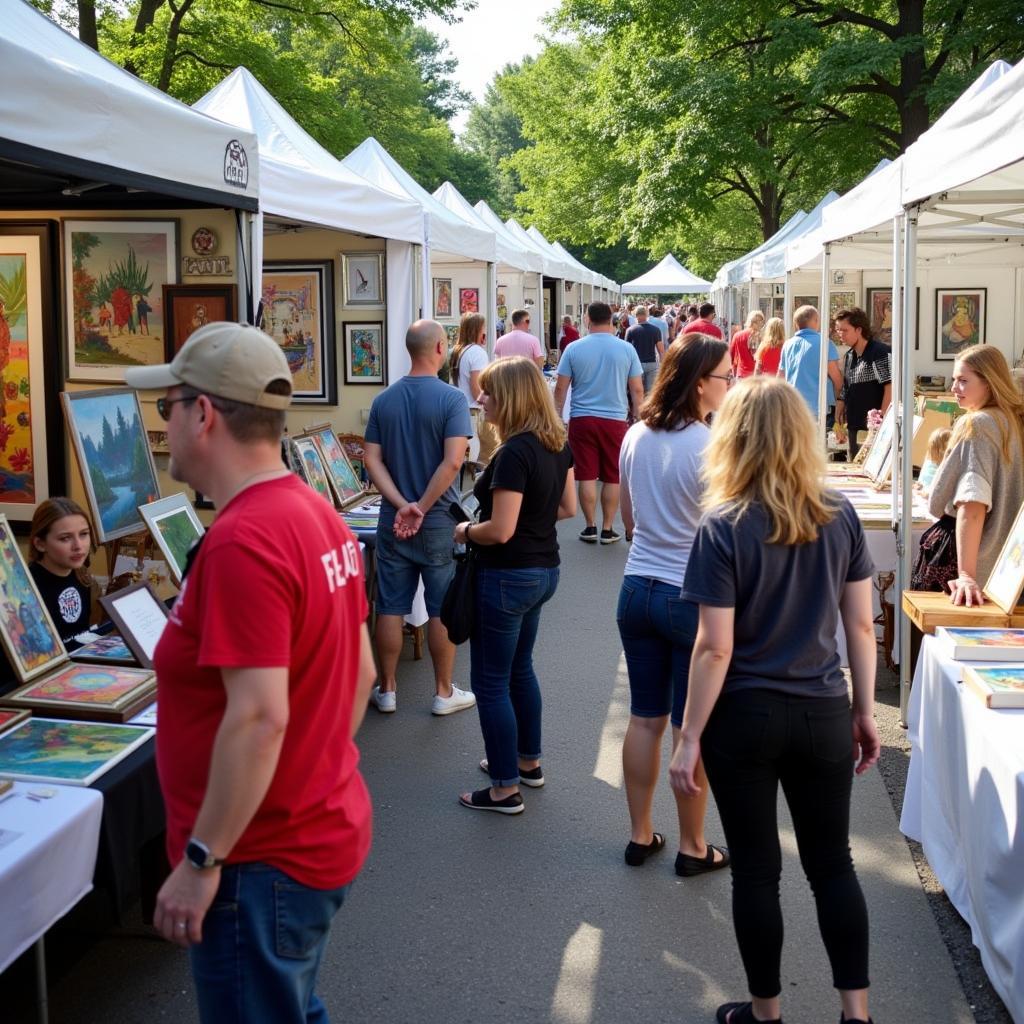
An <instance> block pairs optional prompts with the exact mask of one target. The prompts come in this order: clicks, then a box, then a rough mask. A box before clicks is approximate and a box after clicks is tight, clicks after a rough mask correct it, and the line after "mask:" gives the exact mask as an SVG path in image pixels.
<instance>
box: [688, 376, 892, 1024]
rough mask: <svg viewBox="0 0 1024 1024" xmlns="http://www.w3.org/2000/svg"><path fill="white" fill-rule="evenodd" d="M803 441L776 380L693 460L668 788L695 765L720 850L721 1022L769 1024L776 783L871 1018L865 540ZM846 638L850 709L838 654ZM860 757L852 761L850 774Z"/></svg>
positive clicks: (829, 938)
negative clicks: (742, 988) (740, 978)
mask: <svg viewBox="0 0 1024 1024" xmlns="http://www.w3.org/2000/svg"><path fill="white" fill-rule="evenodd" d="M824 472H825V464H824V455H823V453H822V451H821V442H820V439H819V438H818V433H817V426H816V424H815V422H814V420H813V419H812V418H811V414H810V411H809V409H808V407H807V404H806V403H805V402H804V400H803V399H802V398H801V397H800V395H799V393H798V392H797V391H796V390H795V389H794V388H792V387H791V386H790V385H788V384H786V383H785V382H784V381H781V380H778V379H777V378H772V377H766V376H765V377H753V378H751V379H749V380H747V381H744V382H742V383H741V384H740V385H739V386H738V387H736V388H733V389H732V391H731V392H730V394H729V395H728V397H727V398H726V399H725V402H724V403H723V404H722V407H721V409H720V410H719V413H718V416H717V417H716V419H715V423H714V425H713V426H712V428H711V440H710V443H709V445H708V447H707V449H706V450H705V484H706V491H705V496H704V506H705V509H706V510H707V511H706V513H705V516H704V518H703V519H702V520H701V525H700V527H699V528H698V530H697V536H696V538H695V540H694V544H693V549H692V551H691V553H690V559H689V562H688V564H687V568H686V576H685V580H684V583H683V590H682V596H683V597H684V598H685V599H687V600H690V601H694V602H696V603H697V604H698V605H699V606H700V613H699V624H698V628H697V640H696V644H695V645H694V650H693V660H692V663H691V672H690V688H689V694H688V697H687V701H686V708H685V711H684V713H683V728H682V734H681V740H680V743H679V745H678V747H677V748H676V752H675V754H674V755H673V757H672V764H671V766H670V769H669V778H670V781H671V783H672V785H673V787H674V788H676V789H677V790H678V791H679V792H681V793H683V794H685V795H687V796H694V795H696V793H697V792H698V791H699V789H700V784H699V779H698V776H697V774H696V769H697V764H698V761H699V760H700V758H701V756H702V755H703V762H704V768H705V771H706V772H707V778H708V781H709V783H710V785H711V792H712V793H713V794H714V797H715V802H716V803H717V805H718V811H719V815H720V817H721V820H722V826H723V828H724V829H725V837H726V841H727V842H728V844H729V854H730V856H731V858H732V863H731V865H730V867H731V870H732V880H733V896H732V903H733V924H734V927H735V929H736V938H737V942H738V944H739V948H740V955H741V957H742V959H743V965H744V968H745V970H746V974H747V987H748V989H749V991H750V996H751V999H750V1001H747V1002H732V1003H725V1004H723V1005H722V1006H720V1007H719V1008H718V1014H717V1020H718V1021H719V1022H720V1024H752V1022H754V1021H765V1022H778V1021H780V1019H781V1010H780V1006H779V994H780V992H781V990H782V985H781V979H780V961H781V954H782V934H783V924H782V912H781V909H780V906H779V879H780V876H781V871H782V856H781V851H780V846H779V834H778V823H777V820H776V801H777V795H778V787H779V784H780V783H781V784H782V789H783V793H784V794H785V797H786V802H787V804H788V805H789V810H790V814H791V816H792V819H793V827H794V831H795V833H796V840H797V847H798V849H799V852H800V860H801V863H802V864H803V867H804V871H805V873H806V875H807V878H808V881H809V882H810V884H811V888H812V890H813V892H814V899H815V902H816V904H817V911H818V923H819V928H820V930H821V935H822V939H823V940H824V943H825V949H826V952H827V953H828V957H829V961H830V963H831V966H832V979H833V984H834V985H835V987H836V988H837V989H839V996H840V1000H841V1002H842V1014H843V1015H842V1017H841V1021H843V1022H845V1024H865V1022H868V1021H870V1017H869V1016H868V998H867V996H868V917H867V908H866V906H865V903H864V896H863V894H862V892H861V888H860V883H859V882H858V881H857V875H856V873H855V871H854V868H853V861H852V859H851V857H850V849H849V842H850V828H849V825H850V794H851V789H852V782H853V774H854V770H855V769H854V765H855V764H856V772H857V774H860V773H861V772H864V771H866V770H867V769H868V768H869V767H870V766H871V765H872V764H874V763H875V761H877V760H878V750H879V740H878V731H877V729H876V728H875V723H874V719H873V716H872V708H873V703H874V688H875V663H876V651H875V636H874V627H873V625H872V621H871V620H872V607H871V577H872V575H873V573H874V566H873V564H872V561H871V557H870V555H869V554H868V551H867V546H866V543H865V539H864V531H863V529H862V527H861V524H860V521H859V520H858V519H857V515H856V513H855V512H854V510H853V507H852V506H851V505H850V503H849V502H848V501H847V500H846V498H845V497H843V496H842V495H840V494H838V493H834V492H830V491H828V490H826V488H825V486H824V484H823V482H822V481H823V479H824ZM840 613H841V614H842V618H843V624H844V626H845V628H846V636H847V646H848V652H849V658H850V669H851V673H852V677H853V705H852V708H851V705H850V699H849V697H848V695H847V689H846V682H845V680H844V678H843V673H842V669H841V668H840V661H839V655H838V653H837V650H836V641H835V635H836V625H837V622H836V619H837V617H838V615H839V614H840ZM858 758H859V760H858Z"/></svg>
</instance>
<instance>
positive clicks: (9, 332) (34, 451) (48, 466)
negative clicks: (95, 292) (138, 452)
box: [0, 221, 66, 523]
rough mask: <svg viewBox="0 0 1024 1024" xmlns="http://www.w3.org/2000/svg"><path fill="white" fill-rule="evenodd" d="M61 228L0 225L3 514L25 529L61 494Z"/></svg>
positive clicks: (0, 477)
mask: <svg viewBox="0 0 1024 1024" xmlns="http://www.w3.org/2000/svg"><path fill="white" fill-rule="evenodd" d="M55 238H56V222H55V221H46V222H39V221H32V222H19V221H9V222H7V223H4V224H0V513H3V514H4V515H6V516H7V517H8V519H10V520H11V521H12V522H26V523H27V522H28V521H29V520H30V519H31V518H32V513H33V512H34V511H35V507H36V505H38V504H39V502H41V501H43V500H44V499H46V498H48V497H49V496H50V495H51V494H61V493H63V492H64V489H65V486H66V485H65V483H64V431H63V428H62V426H61V423H60V410H59V407H58V404H57V402H55V401H51V402H48V401H47V396H48V395H54V396H55V395H56V394H57V393H58V392H59V391H60V387H61V384H60V381H61V367H60V343H59V341H58V328H57V322H58V317H57V314H56V310H57V309H58V308H59V303H58V302H57V293H58V289H57V284H56V276H57V269H56V267H55V265H54V261H53V253H54V251H55Z"/></svg>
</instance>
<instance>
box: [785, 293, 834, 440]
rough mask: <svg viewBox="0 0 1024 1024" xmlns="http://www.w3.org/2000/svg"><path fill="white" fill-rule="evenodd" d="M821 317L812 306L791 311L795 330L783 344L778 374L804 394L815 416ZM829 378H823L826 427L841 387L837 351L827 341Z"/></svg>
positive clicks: (829, 422)
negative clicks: (826, 413)
mask: <svg viewBox="0 0 1024 1024" xmlns="http://www.w3.org/2000/svg"><path fill="white" fill-rule="evenodd" d="M820 325H821V318H820V317H819V316H818V311H817V310H816V309H815V308H814V307H813V306H801V307H800V308H799V309H798V310H797V311H796V313H794V314H793V326H794V327H795V328H796V334H794V335H793V337H792V338H789V339H787V341H786V343H785V344H784V345H783V346H782V358H781V359H780V360H779V376H780V377H784V378H785V379H786V380H787V381H788V382H789V383H790V384H792V385H793V387H795V388H796V389H797V391H799V392H800V394H801V395H803V398H804V401H805V402H806V403H807V404H808V406H810V409H811V415H812V416H814V418H815V419H817V418H818V374H819V367H820V366H821V333H820ZM827 373H828V379H827V380H826V382H825V403H826V405H827V407H828V419H827V420H826V428H827V429H831V428H832V416H833V410H834V408H835V404H836V394H837V393H838V392H839V391H840V390H841V389H842V387H843V374H842V371H841V370H840V369H839V351H838V349H836V347H835V345H834V344H833V343H832V341H831V339H830V340H829V343H828V366H827Z"/></svg>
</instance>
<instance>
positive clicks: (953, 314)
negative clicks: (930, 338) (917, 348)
mask: <svg viewBox="0 0 1024 1024" xmlns="http://www.w3.org/2000/svg"><path fill="white" fill-rule="evenodd" d="M987 298H988V289H987V288H936V289H935V358H936V360H937V361H942V362H953V361H954V360H955V359H956V357H957V355H958V354H959V353H960V352H961V351H962V350H963V349H965V348H970V347H971V345H984V344H985V320H986V316H987V309H986V305H987Z"/></svg>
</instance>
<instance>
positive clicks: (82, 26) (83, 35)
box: [78, 0, 100, 53]
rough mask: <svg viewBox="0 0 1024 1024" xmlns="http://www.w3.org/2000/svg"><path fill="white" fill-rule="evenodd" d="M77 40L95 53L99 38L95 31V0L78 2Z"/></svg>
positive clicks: (97, 48) (98, 47)
mask: <svg viewBox="0 0 1024 1024" xmlns="http://www.w3.org/2000/svg"><path fill="white" fill-rule="evenodd" d="M78 38H79V39H80V40H81V41H82V42H83V43H85V45H86V46H91V47H92V48H93V49H94V50H95V51H96V52H97V53H99V49H100V37H99V33H98V32H97V31H96V0H78Z"/></svg>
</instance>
